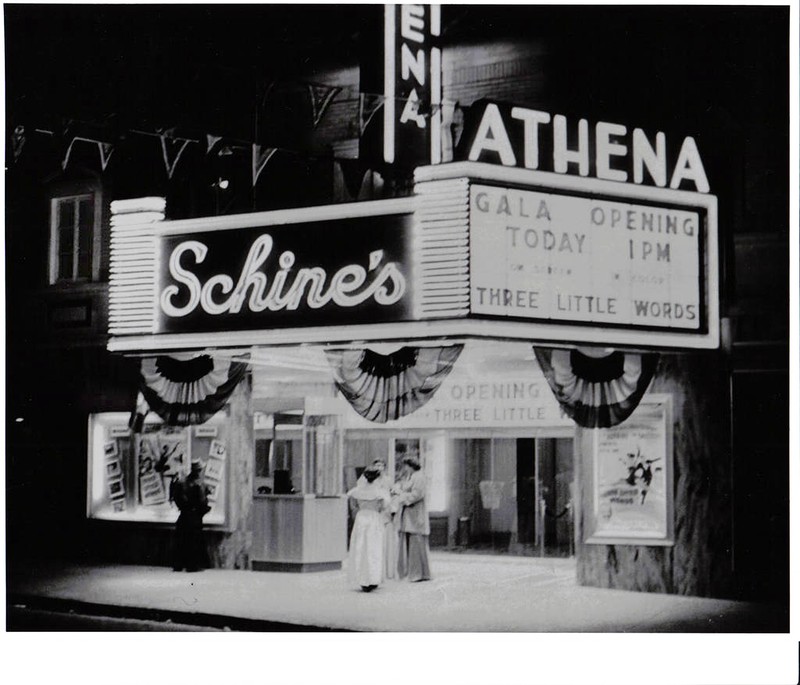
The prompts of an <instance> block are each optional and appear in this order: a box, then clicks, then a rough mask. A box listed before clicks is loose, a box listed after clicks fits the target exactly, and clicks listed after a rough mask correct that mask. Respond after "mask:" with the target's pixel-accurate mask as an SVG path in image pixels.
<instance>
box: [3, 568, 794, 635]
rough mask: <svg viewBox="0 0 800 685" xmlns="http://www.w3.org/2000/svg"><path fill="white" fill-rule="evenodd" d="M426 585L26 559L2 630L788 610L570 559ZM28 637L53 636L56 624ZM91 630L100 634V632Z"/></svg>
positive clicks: (739, 627) (633, 620)
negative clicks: (631, 586) (584, 568)
mask: <svg viewBox="0 0 800 685" xmlns="http://www.w3.org/2000/svg"><path fill="white" fill-rule="evenodd" d="M431 568H432V572H433V575H434V577H433V579H432V580H430V581H427V582H422V583H409V582H405V581H397V580H389V581H386V582H384V584H382V585H381V586H380V587H379V588H378V589H377V590H375V591H374V592H372V593H363V592H361V591H360V590H358V589H355V588H352V587H350V586H349V585H348V582H347V577H346V572H345V571H344V570H338V571H324V572H316V573H277V572H275V573H273V572H256V571H235V570H223V569H207V570H204V571H202V572H199V573H176V572H173V571H172V570H171V569H169V568H165V567H156V566H126V565H119V564H117V565H78V564H57V563H52V562H50V563H37V564H34V565H30V566H28V567H26V568H24V569H22V570H20V569H9V572H8V577H7V588H6V589H7V624H8V625H7V629H8V630H11V631H13V630H24V629H25V628H24V627H20V626H17V625H15V624H14V620H13V617H14V616H18V615H19V613H20V612H21V611H25V610H28V611H36V612H40V614H41V615H43V616H47V615H55V614H57V613H58V612H73V613H79V614H85V615H92V616H98V617H108V618H122V619H124V618H127V619H134V620H138V621H149V622H160V623H162V625H170V624H171V625H172V626H185V629H186V630H194V629H197V630H200V629H208V628H215V629H221V630H234V631H315V632H320V631H378V632H395V631H396V632H415V633H416V632H465V633H466V632H556V633H575V632H604V633H605V632H610V633H660V632H679V633H680V632H683V633H737V632H741V633H774V632H785V631H787V630H788V608H778V607H775V606H770V605H766V604H757V603H748V602H738V601H732V600H723V599H707V598H698V597H683V596H675V595H664V594H653V593H639V592H627V591H622V590H607V589H599V588H589V587H581V586H579V585H578V584H577V582H576V579H575V577H576V575H575V560H574V559H563V558H532V557H508V556H504V557H499V556H496V555H481V554H464V553H452V552H432V553H431ZM52 623H53V624H52V625H49V624H45V625H42V626H40V627H39V630H58V629H59V628H58V622H57V621H53V622H52ZM100 630H102V628H100Z"/></svg>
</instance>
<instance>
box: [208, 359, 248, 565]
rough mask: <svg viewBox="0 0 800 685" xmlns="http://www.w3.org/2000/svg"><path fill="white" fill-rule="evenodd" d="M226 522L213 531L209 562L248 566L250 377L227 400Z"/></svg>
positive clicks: (243, 380) (244, 379)
mask: <svg viewBox="0 0 800 685" xmlns="http://www.w3.org/2000/svg"><path fill="white" fill-rule="evenodd" d="M227 411H228V425H227V435H228V459H229V460H230V463H229V464H228V517H229V518H228V525H227V526H226V531H225V532H224V533H222V534H221V535H220V534H214V536H213V537H214V538H215V539H214V544H213V545H212V549H211V557H212V559H211V561H212V564H211V565H212V566H215V567H217V568H229V569H248V568H249V567H250V549H251V547H252V544H253V523H252V507H253V470H254V462H255V436H254V431H253V402H252V379H251V375H250V373H248V374H247V376H245V378H243V379H242V381H241V382H240V383H239V385H238V386H237V387H236V390H234V391H233V394H232V395H231V397H230V400H229V403H228V408H227Z"/></svg>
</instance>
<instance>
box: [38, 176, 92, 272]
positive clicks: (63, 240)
mask: <svg viewBox="0 0 800 685" xmlns="http://www.w3.org/2000/svg"><path fill="white" fill-rule="evenodd" d="M98 217H99V196H98V194H97V193H95V192H94V191H91V190H90V191H87V192H80V193H74V194H59V195H57V196H55V197H52V198H51V200H50V283H51V284H54V283H75V282H86V281H92V280H97V274H98V264H97V259H96V252H97V250H96V244H97V239H98V238H99V235H98V233H99V221H98Z"/></svg>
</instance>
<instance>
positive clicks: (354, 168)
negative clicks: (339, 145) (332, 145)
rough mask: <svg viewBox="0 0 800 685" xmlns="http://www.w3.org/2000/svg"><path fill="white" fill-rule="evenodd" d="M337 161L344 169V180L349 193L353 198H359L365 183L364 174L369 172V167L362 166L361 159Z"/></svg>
mask: <svg viewBox="0 0 800 685" xmlns="http://www.w3.org/2000/svg"><path fill="white" fill-rule="evenodd" d="M337 161H338V162H339V166H340V167H341V169H342V178H344V185H345V187H346V188H347V192H348V193H349V194H350V197H351V198H353V199H355V198H357V197H358V194H359V193H360V192H361V186H362V184H363V183H364V174H366V172H367V167H366V166H365V165H364V164H362V162H361V160H360V159H340V160H337Z"/></svg>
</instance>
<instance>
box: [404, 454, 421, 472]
mask: <svg viewBox="0 0 800 685" xmlns="http://www.w3.org/2000/svg"><path fill="white" fill-rule="evenodd" d="M403 463H404V464H408V465H409V466H410V467H411V468H412V469H414V470H415V471H419V470H420V468H422V467H421V466H420V463H419V459H417V458H416V457H403Z"/></svg>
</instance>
